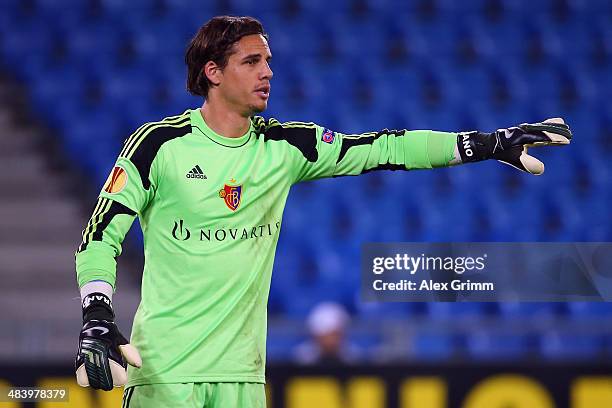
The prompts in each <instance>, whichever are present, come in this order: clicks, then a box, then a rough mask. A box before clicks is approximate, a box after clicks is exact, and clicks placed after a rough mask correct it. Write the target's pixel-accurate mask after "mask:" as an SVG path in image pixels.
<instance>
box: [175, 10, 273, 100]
mask: <svg viewBox="0 0 612 408" xmlns="http://www.w3.org/2000/svg"><path fill="white" fill-rule="evenodd" d="M252 34H261V35H262V36H264V38H265V39H266V40H267V39H268V35H267V34H266V33H265V32H264V29H263V26H262V25H261V23H260V22H259V21H258V20H257V19H255V18H253V17H232V16H218V17H213V18H212V19H210V20H209V21H208V22H207V23H206V24H204V25H203V26H202V27H201V28H200V29H199V30H198V33H197V34H196V35H195V37H193V38H192V40H191V42H190V43H189V46H188V47H187V52H186V53H185V64H187V90H188V91H189V92H190V93H191V94H192V95H198V96H203V97H204V98H206V97H207V96H208V90H209V89H210V86H211V85H212V84H211V82H210V81H209V79H208V78H207V77H206V75H205V74H204V70H203V68H204V65H205V64H206V63H207V62H208V61H213V62H214V63H215V64H217V65H218V66H220V67H221V68H225V66H226V65H227V61H228V60H229V57H230V55H232V46H233V45H234V43H236V42H237V41H239V40H240V39H241V38H242V37H244V36H247V35H252Z"/></svg>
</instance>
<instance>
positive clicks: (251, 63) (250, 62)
mask: <svg viewBox="0 0 612 408" xmlns="http://www.w3.org/2000/svg"><path fill="white" fill-rule="evenodd" d="M247 64H249V65H255V60H248V61H247Z"/></svg>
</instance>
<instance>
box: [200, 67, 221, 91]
mask: <svg viewBox="0 0 612 408" xmlns="http://www.w3.org/2000/svg"><path fill="white" fill-rule="evenodd" d="M202 71H204V75H206V78H208V80H209V81H210V82H212V84H213V85H215V86H216V85H219V84H220V83H221V77H222V75H223V70H222V69H221V68H220V67H219V66H218V65H217V64H215V63H214V62H213V61H208V62H207V63H206V64H204V68H202Z"/></svg>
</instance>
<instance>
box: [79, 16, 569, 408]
mask: <svg viewBox="0 0 612 408" xmlns="http://www.w3.org/2000/svg"><path fill="white" fill-rule="evenodd" d="M270 59H271V53H270V49H269V46H268V41H267V36H266V35H265V33H264V30H263V28H262V26H261V24H260V23H259V22H258V21H257V20H255V19H252V18H249V17H215V18H213V19H212V20H210V21H209V22H208V23H206V24H205V25H204V26H203V27H202V28H201V29H200V30H199V31H198V33H197V34H196V35H195V37H194V38H193V39H192V41H191V43H190V45H189V47H188V49H187V52H186V56H185V62H186V64H187V68H188V79H187V86H188V89H189V91H190V92H191V93H192V94H194V95H199V96H201V97H203V99H204V100H205V102H204V104H203V106H202V107H201V108H198V109H190V110H187V111H185V112H184V113H182V114H180V115H176V116H171V117H168V118H165V119H163V120H161V121H159V122H152V123H146V124H144V125H143V126H141V127H140V128H139V129H137V130H136V131H135V132H134V133H133V134H132V135H131V136H129V137H128V138H127V139H126V141H125V143H124V145H123V149H122V151H121V152H120V154H119V157H118V159H117V161H116V164H115V166H114V168H113V170H112V171H111V174H110V175H109V178H108V180H107V182H106V184H105V185H104V187H103V188H102V190H101V192H100V195H99V198H98V201H97V203H96V205H95V208H94V211H93V215H92V217H91V219H90V220H89V222H88V224H87V225H86V227H85V229H84V231H83V241H82V243H81V245H80V246H79V248H78V250H77V254H76V270H77V280H78V284H79V287H80V290H81V297H82V300H83V302H82V306H83V329H82V331H81V334H80V338H79V348H78V353H77V357H76V376H77V380H78V382H79V384H80V385H83V386H88V385H89V386H91V387H93V388H98V389H103V390H110V389H112V388H113V386H121V385H124V384H125V385H126V388H125V391H124V400H123V406H124V407H152V406H154V407H173V408H179V407H264V406H265V393H264V385H263V384H264V381H265V377H264V372H265V361H266V341H265V340H266V304H267V299H268V293H269V289H270V278H271V273H272V264H273V260H274V252H275V249H276V244H277V241H278V237H279V232H280V223H281V218H282V213H283V208H284V205H285V201H286V199H287V195H288V193H289V190H290V188H291V186H292V185H293V184H295V183H298V182H301V181H306V180H313V179H319V178H323V177H334V176H349V175H359V174H362V173H365V172H369V171H374V170H413V169H431V168H435V167H444V166H452V165H457V164H460V163H468V162H476V161H481V160H487V159H496V160H499V161H501V162H503V163H506V164H509V165H511V166H514V167H516V168H517V169H519V170H522V171H525V172H528V173H531V174H541V173H542V172H543V171H544V165H543V164H542V163H541V162H540V161H539V160H537V159H535V158H534V157H532V156H530V155H529V154H528V152H527V149H528V148H529V147H531V146H538V145H541V146H546V145H562V144H568V143H569V142H570V139H571V133H570V131H569V128H568V126H567V125H565V124H564V122H563V120H561V119H550V120H546V121H544V122H542V123H534V124H522V125H519V126H516V127H511V128H508V129H501V130H497V131H495V132H492V133H484V132H477V131H472V132H464V133H448V132H437V131H431V130H412V131H407V130H387V129H384V130H380V131H376V132H368V133H363V134H351V135H349V134H343V133H340V132H337V131H334V130H331V129H326V128H323V127H321V126H318V125H316V124H313V123H303V122H285V123H280V122H278V121H277V120H275V119H267V120H266V119H264V118H262V117H260V116H256V114H257V113H259V112H262V111H264V110H265V109H266V107H267V103H268V99H269V97H270V82H271V79H272V70H271V69H270ZM136 217H138V218H139V220H140V225H141V227H142V231H143V234H144V253H145V267H144V271H143V277H142V294H141V302H140V305H139V307H138V310H137V312H136V315H135V317H134V324H133V327H132V336H131V343H132V345H130V344H128V340H127V339H126V338H124V337H123V336H122V335H121V334H120V332H119V330H118V328H117V326H116V325H115V323H114V312H113V307H112V294H113V292H114V290H115V274H116V263H115V258H116V257H117V256H119V255H120V254H121V243H122V241H123V239H124V237H125V235H126V233H127V232H128V230H129V229H130V226H131V225H132V223H133V221H134V219H135V218H136ZM281 272H282V271H281ZM128 363H129V364H130V365H131V366H130V367H129V368H127V372H126V367H127V365H128Z"/></svg>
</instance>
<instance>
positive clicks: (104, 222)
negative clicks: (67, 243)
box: [77, 200, 136, 253]
mask: <svg viewBox="0 0 612 408" xmlns="http://www.w3.org/2000/svg"><path fill="white" fill-rule="evenodd" d="M118 214H127V215H131V216H133V217H135V216H136V212H134V211H132V210H131V209H129V208H128V207H126V206H125V205H123V204H121V203H119V202H117V201H113V200H111V205H110V206H109V207H108V209H107V210H106V211H104V212H103V213H102V214H101V215H102V219H101V220H100V222H99V223H97V224H96V223H95V220H92V222H93V223H92V225H93V231H91V232H90V233H88V234H86V235H85V237H84V238H83V242H82V243H81V245H80V246H79V249H78V250H77V253H78V252H83V251H85V250H86V249H87V245H88V244H89V242H91V241H102V235H103V233H104V230H105V229H106V228H107V227H108V225H109V224H110V223H111V221H112V220H113V218H114V217H115V215H118ZM98 217H100V215H96V214H94V215H93V216H92V218H98ZM89 237H91V239H90V238H89Z"/></svg>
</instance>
